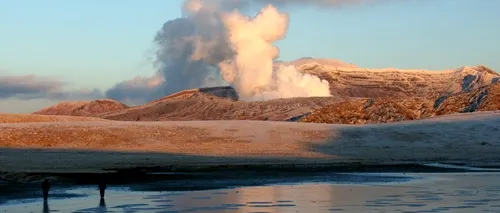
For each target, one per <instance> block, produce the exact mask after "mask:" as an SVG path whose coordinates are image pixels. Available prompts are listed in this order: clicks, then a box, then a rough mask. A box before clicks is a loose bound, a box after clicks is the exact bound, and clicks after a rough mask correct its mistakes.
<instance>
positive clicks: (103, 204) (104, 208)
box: [99, 197, 106, 210]
mask: <svg viewBox="0 0 500 213" xmlns="http://www.w3.org/2000/svg"><path fill="white" fill-rule="evenodd" d="M99 208H100V210H106V201H105V200H104V198H102V197H101V200H99Z"/></svg>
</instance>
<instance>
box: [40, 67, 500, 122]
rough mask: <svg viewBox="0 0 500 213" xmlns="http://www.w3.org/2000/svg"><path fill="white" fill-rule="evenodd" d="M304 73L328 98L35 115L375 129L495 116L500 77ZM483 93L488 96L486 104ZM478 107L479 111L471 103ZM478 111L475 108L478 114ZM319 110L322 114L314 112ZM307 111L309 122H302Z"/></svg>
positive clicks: (188, 94)
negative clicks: (472, 114) (460, 115)
mask: <svg viewBox="0 0 500 213" xmlns="http://www.w3.org/2000/svg"><path fill="white" fill-rule="evenodd" d="M279 65H293V66H296V67H297V69H299V70H301V71H302V72H304V73H309V74H313V75H316V76H319V77H320V78H322V79H324V80H327V81H328V82H329V83H330V91H331V93H332V97H314V98H291V99H279V100H270V101H261V102H243V101H238V95H237V94H236V92H235V91H234V90H233V89H232V88H231V87H213V88H202V89H192V90H185V91H182V92H178V93H175V94H172V95H169V96H167V97H164V98H162V99H159V100H155V101H152V102H150V103H147V104H145V105H142V106H137V107H130V108H129V107H127V106H125V105H124V104H121V103H119V102H116V101H112V100H98V101H94V102H76V103H62V104H59V105H56V106H54V107H49V108H47V109H44V110H41V111H39V112H37V113H36V114H57V115H79V116H95V117H100V118H105V119H112V120H127V121H164V120H293V121H295V120H299V119H301V118H303V119H302V120H303V121H306V122H327V123H356V124H357V123H378V122H382V123H384V122H393V121H400V120H414V119H421V118H426V117H431V116H434V115H442V114H450V113H457V112H465V111H477V110H496V109H498V106H496V102H495V100H498V98H496V99H495V98H490V99H488V98H487V99H485V100H483V98H484V97H495V94H497V92H496V91H497V90H498V89H497V88H496V87H495V86H490V85H493V84H495V83H496V82H499V79H500V75H499V74H498V73H496V72H494V71H493V70H491V69H489V68H487V67H485V66H476V67H462V68H459V69H455V70H444V71H427V70H400V69H365V68H359V67H357V66H356V65H353V64H349V63H344V62H341V61H338V60H333V59H313V58H301V59H298V60H295V61H292V62H276V66H279ZM485 93H488V96H485ZM479 102H481V103H483V102H484V103H483V104H479V105H478V103H479ZM478 107H479V108H478ZM321 108H323V109H321ZM312 111H314V113H313V114H311V115H309V116H307V117H304V116H305V115H308V114H309V113H311V112H312Z"/></svg>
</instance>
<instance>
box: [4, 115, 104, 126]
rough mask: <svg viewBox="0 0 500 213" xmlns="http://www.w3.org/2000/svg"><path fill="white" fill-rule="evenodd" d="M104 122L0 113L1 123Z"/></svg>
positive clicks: (88, 119)
mask: <svg viewBox="0 0 500 213" xmlns="http://www.w3.org/2000/svg"><path fill="white" fill-rule="evenodd" d="M80 121H106V120H104V119H99V118H92V117H80V116H63V115H32V114H4V113H0V124H1V123H37V122H80Z"/></svg>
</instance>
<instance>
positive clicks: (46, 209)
mask: <svg viewBox="0 0 500 213" xmlns="http://www.w3.org/2000/svg"><path fill="white" fill-rule="evenodd" d="M42 211H43V213H49V212H50V209H49V203H47V200H44V201H43V210H42Z"/></svg>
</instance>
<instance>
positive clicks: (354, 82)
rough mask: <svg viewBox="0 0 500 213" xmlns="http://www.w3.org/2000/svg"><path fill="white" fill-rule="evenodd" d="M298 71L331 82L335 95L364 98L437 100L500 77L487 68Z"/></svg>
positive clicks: (308, 68)
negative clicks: (430, 98) (444, 95)
mask: <svg viewBox="0 0 500 213" xmlns="http://www.w3.org/2000/svg"><path fill="white" fill-rule="evenodd" d="M299 69H300V70H303V71H304V72H305V73H310V74H314V75H317V76H320V77H321V78H322V79H325V80H327V81H328V82H330V91H331V93H332V94H333V95H336V96H344V97H361V98H367V97H369V98H382V97H438V96H440V95H442V94H455V93H459V92H467V91H471V90H473V89H477V88H479V87H482V86H486V85H489V84H491V83H492V82H494V81H498V80H496V79H498V78H499V77H500V76H499V75H498V73H495V72H494V71H492V70H491V69H488V68H487V67H484V66H477V67H463V68H460V69H457V70H445V71H428V70H397V69H363V68H342V67H331V66H327V65H319V64H306V65H303V66H301V67H299Z"/></svg>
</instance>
